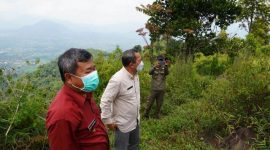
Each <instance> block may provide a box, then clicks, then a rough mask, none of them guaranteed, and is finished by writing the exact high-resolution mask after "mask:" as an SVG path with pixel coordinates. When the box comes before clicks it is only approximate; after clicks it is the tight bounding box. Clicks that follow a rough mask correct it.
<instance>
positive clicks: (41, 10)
mask: <svg viewBox="0 0 270 150" xmlns="http://www.w3.org/2000/svg"><path fill="white" fill-rule="evenodd" d="M153 1H154V0H0V22H1V24H0V28H12V27H19V26H23V25H25V24H33V23H34V22H37V21H39V20H44V19H45V20H53V21H64V22H70V23H75V24H83V25H92V26H97V27H101V28H102V27H104V28H107V27H108V26H110V25H114V27H113V28H112V30H117V29H116V27H117V26H118V25H119V26H120V28H123V27H125V28H126V29H125V30H128V31H133V30H134V29H136V28H139V27H143V26H144V24H145V22H146V21H147V19H148V16H146V15H144V14H143V13H141V12H138V11H137V10H136V9H135V7H136V6H140V5H141V4H143V5H147V4H150V3H152V2H153ZM119 26H118V27H119ZM114 28H115V29H114ZM228 32H229V33H231V34H235V33H238V35H239V36H241V37H243V36H244V35H245V34H246V32H245V31H244V30H239V28H238V25H236V24H234V25H232V26H231V27H229V28H228Z"/></svg>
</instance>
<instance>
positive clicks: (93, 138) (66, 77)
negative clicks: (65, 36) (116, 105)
mask: <svg viewBox="0 0 270 150" xmlns="http://www.w3.org/2000/svg"><path fill="white" fill-rule="evenodd" d="M58 67H59V71H60V74H61V78H62V80H63V82H64V85H63V87H62V88H61V90H60V91H59V92H58V94H57V95H56V97H55V99H54V100H53V101H52V103H51V105H50V107H49V110H48V113H47V117H46V128H47V132H48V139H49V145H50V148H51V149H52V150H108V149H109V140H108V135H107V131H106V128H105V126H104V124H103V123H102V121H101V118H100V111H99V109H98V107H97V106H96V103H95V101H94V99H93V94H92V93H93V91H94V90H95V89H96V88H97V86H98V83H99V78H98V74H97V71H96V69H95V65H94V63H93V59H92V55H91V54H90V53H89V52H88V51H86V50H84V49H75V48H72V49H69V50H68V51H66V52H65V53H64V54H62V55H61V56H60V57H59V59H58Z"/></svg>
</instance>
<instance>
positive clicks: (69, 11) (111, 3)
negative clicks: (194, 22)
mask: <svg viewBox="0 0 270 150" xmlns="http://www.w3.org/2000/svg"><path fill="white" fill-rule="evenodd" d="M152 2H153V0H0V22H2V23H16V22H19V24H20V23H27V22H33V21H36V20H41V19H49V20H61V21H68V22H72V23H77V24H91V25H97V26H104V25H106V26H107V25H111V24H138V25H140V24H142V25H143V24H144V23H145V22H146V20H147V16H146V15H144V14H143V13H140V12H138V11H136V9H135V7H136V6H139V5H140V4H144V5H146V4H149V3H152Z"/></svg>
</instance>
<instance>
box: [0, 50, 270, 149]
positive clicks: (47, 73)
mask: <svg viewBox="0 0 270 150" xmlns="http://www.w3.org/2000/svg"><path fill="white" fill-rule="evenodd" d="M96 53H99V54H98V55H95V63H96V65H97V70H98V72H99V76H100V79H101V83H100V86H99V88H98V89H97V91H96V92H95V99H96V101H97V103H99V100H100V96H101V94H102V92H103V90H104V88H105V87H106V85H107V82H108V80H109V78H110V77H111V75H113V74H114V73H115V72H116V71H117V70H118V69H119V68H121V62H120V61H115V60H119V59H120V58H119V57H120V56H121V50H120V49H117V50H115V51H114V52H113V53H111V54H110V55H109V56H107V57H104V54H102V53H101V52H96ZM146 54H147V51H145V54H144V55H145V56H146ZM226 57H227V56H226V55H218V56H207V57H206V56H203V55H201V54H200V55H199V54H198V56H197V57H196V59H195V61H194V62H191V61H188V62H185V61H181V59H179V58H178V59H177V61H176V62H175V63H174V64H172V65H171V67H170V75H169V76H168V79H167V87H168V88H167V93H166V96H165V104H164V107H163V110H162V116H161V119H160V120H157V119H154V118H152V117H151V118H150V119H147V120H145V119H142V121H141V129H142V130H141V144H140V148H141V149H143V150H144V149H145V150H156V149H157V150H158V149H168V150H173V149H216V148H218V147H223V148H226V147H227V148H228V146H232V145H230V144H229V143H228V141H226V140H225V139H226V138H227V137H230V133H231V132H233V131H234V130H235V127H238V128H241V129H245V128H248V127H250V125H252V133H254V134H255V133H256V134H258V135H257V138H256V140H255V141H253V140H251V139H249V138H250V137H249V136H248V137H247V139H245V140H251V141H250V142H251V143H249V144H251V145H252V146H254V147H255V148H256V147H257V148H258V147H265V148H267V147H268V148H269V146H267V143H264V140H267V139H268V138H269V134H268V133H269V132H267V131H268V129H269V128H268V127H267V124H268V122H269V121H270V120H269V119H270V118H269V115H267V114H269V111H268V108H269V107H268V106H269V96H270V91H269V88H268V90H267V89H265V90H263V89H264V87H265V86H268V87H269V84H268V83H267V82H265V81H269V77H270V68H269V66H270V62H269V60H270V59H269V56H262V55H258V56H247V55H243V56H239V57H238V59H237V61H235V62H234V63H232V64H228V62H227V60H228V59H224V58H226ZM213 58H218V61H217V62H215V59H213ZM144 61H145V62H146V67H145V69H144V71H143V72H141V73H140V81H141V83H140V84H141V94H142V96H141V97H142V98H141V106H142V108H141V113H143V111H144V109H145V105H146V100H147V97H148V95H149V94H150V91H149V90H150V89H149V88H150V87H149V85H150V76H149V75H148V70H149V67H150V64H149V60H148V59H147V57H144ZM209 63H210V64H211V63H212V64H213V63H215V64H216V65H214V66H213V65H210V66H209ZM224 65H225V66H226V67H222V66H224ZM211 66H212V67H211ZM208 67H210V68H212V69H214V70H212V71H218V72H219V73H218V74H212V73H211V72H212V71H211V69H210V70H209V69H208ZM213 67H214V68H213ZM239 68H241V69H239ZM220 69H221V70H220ZM220 71H221V72H220ZM250 78H252V79H253V80H250ZM242 79H244V80H242ZM0 80H1V81H4V82H1V83H2V84H1V87H2V90H1V93H0V97H1V101H0V114H1V119H0V123H1V128H0V131H1V134H0V141H1V143H0V147H1V149H41V148H42V149H48V143H47V136H46V132H45V127H44V121H45V114H46V111H47V107H48V105H49V103H50V102H51V100H52V98H53V97H54V96H55V94H56V92H57V91H58V90H59V88H60V87H61V85H62V82H61V81H60V77H59V73H58V69H57V66H56V62H55V61H52V62H50V63H48V64H45V65H41V66H39V67H38V69H37V70H36V71H35V72H32V73H30V74H27V75H25V76H22V77H20V78H19V80H12V79H11V78H9V77H7V76H5V75H3V74H2V75H1V78H0ZM231 90H237V92H236V91H234V92H233V91H231ZM230 92H233V93H230ZM253 95H254V96H255V97H254V96H253ZM258 100H259V101H258ZM246 101H247V103H246ZM255 104H259V108H260V109H259V110H258V109H255V108H253V109H252V111H253V113H252V114H247V113H248V112H246V110H245V109H244V108H245V107H253V106H255ZM238 106H241V108H243V110H241V109H237V107H238ZM154 109H155V108H154ZM236 110H237V111H236ZM239 115H240V117H238V116H239ZM250 115H251V116H250ZM151 116H153V115H152V114H151ZM249 117H252V118H253V119H252V118H250V119H251V120H249V119H248V118H249ZM247 119H248V120H247ZM254 119H256V120H254ZM243 121H244V122H243ZM250 121H251V122H250ZM5 134H6V135H7V136H5ZM262 134H263V135H262ZM110 135H111V136H110V138H111V141H113V135H112V133H110ZM241 140H242V139H241ZM249 144H248V145H249ZM251 145H249V146H251ZM233 146H235V145H233Z"/></svg>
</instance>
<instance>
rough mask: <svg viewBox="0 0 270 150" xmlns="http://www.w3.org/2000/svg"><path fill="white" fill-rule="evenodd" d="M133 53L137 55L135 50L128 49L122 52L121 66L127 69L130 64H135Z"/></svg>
mask: <svg viewBox="0 0 270 150" xmlns="http://www.w3.org/2000/svg"><path fill="white" fill-rule="evenodd" d="M135 53H138V51H137V50H136V49H129V50H126V51H124V52H123V55H122V64H123V66H124V67H127V66H128V65H129V64H130V63H136V57H135Z"/></svg>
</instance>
